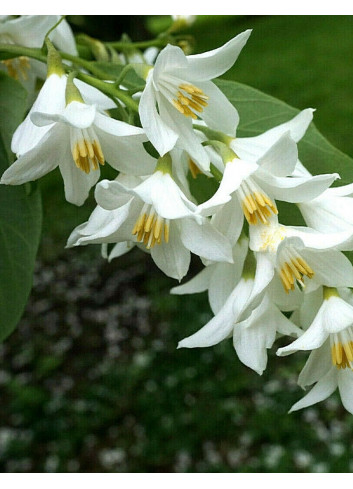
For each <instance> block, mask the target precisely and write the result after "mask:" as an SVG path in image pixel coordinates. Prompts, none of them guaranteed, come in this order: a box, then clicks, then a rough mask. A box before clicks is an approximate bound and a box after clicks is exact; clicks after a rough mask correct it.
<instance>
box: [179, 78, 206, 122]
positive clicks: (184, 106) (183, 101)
mask: <svg viewBox="0 0 353 489" xmlns="http://www.w3.org/2000/svg"><path fill="white" fill-rule="evenodd" d="M176 95H177V98H176V99H173V100H172V102H173V105H174V107H175V108H176V109H177V110H178V111H179V112H180V113H181V114H183V115H185V117H192V118H193V119H197V114H195V112H202V111H203V109H204V107H207V105H208V102H207V100H208V98H209V97H208V96H207V95H205V94H204V93H203V91H202V90H201V89H200V88H198V87H195V86H194V85H191V84H187V83H182V84H181V85H179V91H178V92H177V94H176Z"/></svg>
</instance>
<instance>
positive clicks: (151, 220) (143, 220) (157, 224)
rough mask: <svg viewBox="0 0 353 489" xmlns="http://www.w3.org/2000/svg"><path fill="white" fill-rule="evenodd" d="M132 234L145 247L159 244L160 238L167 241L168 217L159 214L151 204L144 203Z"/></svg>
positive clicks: (148, 247)
mask: <svg viewBox="0 0 353 489" xmlns="http://www.w3.org/2000/svg"><path fill="white" fill-rule="evenodd" d="M132 234H133V235H136V238H137V241H139V242H141V243H144V244H145V246H146V247H147V249H150V248H153V247H154V245H155V244H161V243H162V238H164V241H165V242H166V243H168V241H169V219H165V218H164V217H161V216H159V215H158V214H157V213H156V211H155V210H154V207H153V206H152V205H150V204H144V206H143V208H142V210H141V212H140V215H139V217H138V219H137V221H136V223H135V226H134V229H133V230H132Z"/></svg>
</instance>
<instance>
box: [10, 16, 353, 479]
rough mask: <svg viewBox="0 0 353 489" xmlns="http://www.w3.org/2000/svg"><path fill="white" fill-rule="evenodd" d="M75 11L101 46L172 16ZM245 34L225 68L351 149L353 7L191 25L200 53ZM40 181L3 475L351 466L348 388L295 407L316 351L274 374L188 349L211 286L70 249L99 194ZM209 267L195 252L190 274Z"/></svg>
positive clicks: (224, 355) (145, 259) (136, 258)
mask: <svg viewBox="0 0 353 489" xmlns="http://www.w3.org/2000/svg"><path fill="white" fill-rule="evenodd" d="M68 20H69V21H70V23H71V25H72V27H73V29H74V30H75V32H76V33H80V32H86V33H88V34H90V35H92V36H96V37H98V38H101V39H103V40H116V39H118V38H119V37H120V35H121V34H122V33H123V32H126V33H128V34H129V36H130V37H131V38H132V39H133V40H142V39H148V38H151V37H152V36H153V31H155V30H156V29H158V28H159V26H160V25H161V24H163V23H168V22H169V19H168V18H162V17H160V18H150V17H141V16H140V17H139V16H136V17H133V16H132V17H130V16H121V17H116V16H109V17H105V16H86V17H85V16H80V17H79V16H72V17H70V16H69V17H68ZM247 28H253V33H252V36H251V37H250V39H249V41H248V44H247V45H246V47H245V48H244V50H243V52H242V54H241V55H240V57H239V59H238V61H237V62H236V64H235V66H234V67H233V68H232V69H231V70H230V71H229V72H228V73H226V74H225V75H224V78H227V79H234V80H237V81H240V82H243V83H247V84H249V85H251V86H253V87H255V88H258V89H260V90H262V91H264V92H266V93H268V94H270V95H273V96H275V97H278V98H280V99H282V100H284V101H285V102H287V103H289V104H290V105H292V106H294V107H296V108H299V109H304V108H306V107H314V108H316V109H317V111H316V113H315V123H316V125H317V127H318V128H319V130H320V131H321V132H322V133H323V134H324V135H325V136H326V137H327V138H328V139H329V140H330V142H331V143H333V144H334V145H335V146H337V147H338V148H340V149H341V150H343V151H344V152H346V153H348V154H349V155H351V156H352V155H353V140H352V135H351V134H352V128H353V122H352V114H353V110H352V107H353V88H352V87H353V83H352V80H353V62H352V58H353V57H352V54H353V17H350V16H268V17H266V16H217V17H210V16H200V17H198V19H197V22H196V24H195V26H194V27H193V29H192V30H191V31H190V32H192V34H193V35H194V37H195V46H194V52H195V53H196V52H202V51H204V50H208V49H213V48H215V47H218V46H219V45H221V44H222V43H224V42H226V41H227V40H229V39H230V38H231V37H233V36H234V35H236V34H238V33H239V32H241V31H243V30H244V29H247ZM332 170H333V171H334V168H333V169H332ZM41 187H42V190H43V209H44V227H43V237H42V244H41V247H40V251H39V255H38V260H37V267H36V272H35V277H34V287H33V291H32V294H31V298H30V301H29V303H28V306H27V309H26V311H25V313H24V316H23V318H22V320H21V322H20V324H19V327H18V329H17V330H16V331H15V332H14V333H13V334H12V335H11V337H10V338H8V339H7V340H6V341H5V343H4V344H2V345H1V346H0V398H1V403H0V468H1V470H2V471H3V472H350V471H352V470H353V458H352V457H353V445H352V438H353V437H352V434H353V419H352V416H351V415H350V414H349V413H347V412H346V411H345V410H344V409H343V408H342V406H341V403H340V400H339V398H338V397H336V396H332V397H331V398H330V399H328V400H327V401H326V402H323V403H321V404H319V405H316V406H313V407H311V408H309V409H306V410H305V411H301V412H298V413H293V414H290V415H288V414H287V411H288V409H289V408H290V406H291V405H292V404H293V403H294V402H295V401H297V400H298V399H299V398H300V397H301V396H302V392H301V391H300V389H299V388H298V387H297V385H296V378H297V374H298V373H299V371H300V369H301V368H302V365H303V364H304V361H305V358H306V356H305V355H301V354H300V353H298V354H297V355H294V356H293V357H288V358H282V359H280V358H276V356H275V354H274V352H273V351H271V352H270V355H269V365H268V369H267V370H266V372H265V373H264V374H263V376H261V377H260V376H258V375H257V374H256V373H254V372H252V371H251V370H249V369H247V368H246V367H244V366H243V365H242V364H241V363H240V362H239V361H238V359H237V357H236V355H235V352H234V351H233V347H232V344H231V341H225V342H223V343H222V344H220V345H218V346H216V347H213V348H208V349H200V350H176V346H177V343H178V341H179V340H180V339H182V338H184V337H185V336H187V335H189V334H191V333H192V332H194V331H196V330H197V329H199V328H200V327H201V326H202V325H203V324H204V323H205V322H206V321H207V320H208V319H209V318H210V317H211V313H210V309H209V306H208V303H207V297H206V295H205V294H197V295H194V296H192V297H189V296H185V297H177V296H171V295H169V290H170V288H171V287H172V286H174V285H175V282H174V281H173V280H172V279H168V278H167V277H165V276H164V275H163V274H162V272H160V271H159V270H158V269H157V268H156V267H155V266H154V264H153V262H152V261H151V260H150V258H149V256H148V255H145V254H143V253H140V252H138V251H132V252H130V254H128V255H126V256H125V257H124V258H121V259H117V260H115V261H113V262H112V263H110V264H108V263H106V262H105V261H104V260H103V259H102V258H101V257H100V250H99V247H95V246H89V247H83V248H77V249H70V250H65V249H64V246H65V244H66V239H67V237H68V235H69V233H70V232H71V231H72V229H73V228H74V227H75V226H76V225H78V224H80V223H81V222H83V221H84V220H86V219H87V217H88V216H89V214H90V212H91V210H92V209H93V206H94V202H93V201H92V200H90V201H89V202H88V204H87V205H85V206H84V207H82V208H76V207H74V206H72V205H70V204H67V203H66V202H65V201H64V196H63V190H62V182H61V180H60V178H59V177H58V173H55V172H54V173H53V174H51V175H48V176H47V177H45V178H44V179H43V180H42V181H41ZM199 269H200V262H199V261H198V260H196V259H195V260H194V261H193V262H192V267H191V271H190V276H192V275H193V274H194V273H195V272H196V271H197V270H199ZM280 344H281V342H277V345H276V346H279V345H280ZM284 344H285V341H284Z"/></svg>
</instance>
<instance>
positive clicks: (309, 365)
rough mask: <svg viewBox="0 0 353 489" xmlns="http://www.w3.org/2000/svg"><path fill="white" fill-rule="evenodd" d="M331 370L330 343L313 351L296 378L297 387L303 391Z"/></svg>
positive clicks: (326, 342) (327, 342)
mask: <svg viewBox="0 0 353 489" xmlns="http://www.w3.org/2000/svg"><path fill="white" fill-rule="evenodd" d="M331 368H332V363H331V347H330V341H329V340H327V341H325V343H324V344H323V345H322V346H321V347H320V348H317V349H316V350H313V351H312V352H311V353H310V355H309V358H308V360H307V361H306V364H305V365H304V368H303V370H302V371H301V372H300V374H299V377H298V385H299V386H300V387H301V388H302V389H304V388H305V387H307V386H308V385H311V384H314V383H315V382H318V381H319V380H320V379H321V378H322V377H324V376H325V375H326V374H327V372H328V371H329V370H331Z"/></svg>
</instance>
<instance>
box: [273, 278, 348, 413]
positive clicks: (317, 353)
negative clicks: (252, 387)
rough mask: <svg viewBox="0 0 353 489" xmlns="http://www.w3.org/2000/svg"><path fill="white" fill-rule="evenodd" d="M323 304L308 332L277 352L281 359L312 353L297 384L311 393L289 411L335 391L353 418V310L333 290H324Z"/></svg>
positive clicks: (315, 401) (307, 404)
mask: <svg viewBox="0 0 353 489" xmlns="http://www.w3.org/2000/svg"><path fill="white" fill-rule="evenodd" d="M323 298H324V300H323V302H322V305H321V307H320V308H319V310H318V312H317V314H316V316H315V318H314V320H313V321H312V323H311V324H310V326H309V327H308V329H307V330H306V331H305V332H304V333H303V334H302V335H301V336H300V337H299V338H298V339H297V340H295V341H294V342H293V343H291V344H290V345H288V346H285V347H283V348H279V349H278V351H277V355H279V356H284V355H289V354H291V353H294V352H296V351H298V350H312V352H311V354H310V356H309V358H308V360H307V363H306V365H305V367H304V369H303V370H302V372H301V373H300V375H299V379H298V384H299V385H300V386H301V387H303V388H305V387H306V386H308V385H311V384H313V383H315V386H314V387H313V388H312V390H311V391H310V392H309V393H308V394H307V395H306V396H304V397H303V399H301V400H300V401H298V402H297V403H296V404H294V406H293V407H292V408H291V411H296V410H298V409H302V408H304V407H307V406H310V405H312V404H315V403H317V402H319V401H322V400H324V399H326V398H327V397H329V396H330V395H331V394H332V393H333V392H334V391H335V390H336V388H337V387H338V388H339V391H340V395H341V399H342V402H343V405H344V406H345V408H346V409H347V410H348V411H349V412H351V413H352V414H353V372H352V368H353V307H352V305H350V304H349V303H347V302H346V301H345V300H344V299H342V298H341V297H340V295H339V293H338V291H337V290H336V289H333V288H326V287H324V293H323Z"/></svg>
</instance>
